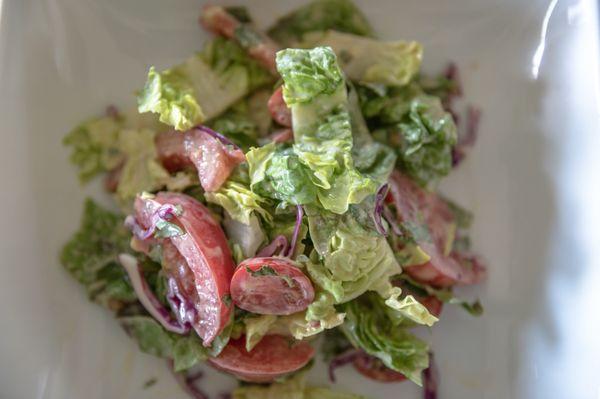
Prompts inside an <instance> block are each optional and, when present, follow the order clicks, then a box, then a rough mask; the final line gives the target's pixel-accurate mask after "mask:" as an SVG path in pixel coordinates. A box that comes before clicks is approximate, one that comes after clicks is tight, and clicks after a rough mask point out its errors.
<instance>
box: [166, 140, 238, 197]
mask: <svg viewBox="0 0 600 399" xmlns="http://www.w3.org/2000/svg"><path fill="white" fill-rule="evenodd" d="M155 143H156V151H157V154H158V159H159V160H160V161H161V163H162V165H163V166H164V167H165V169H167V170H168V171H169V172H176V171H178V170H182V169H186V168H190V167H195V168H196V170H197V171H198V178H199V179H200V184H201V185H202V188H203V189H204V190H205V191H215V190H218V189H219V187H221V185H222V184H223V183H225V181H226V180H227V178H228V177H229V175H230V174H231V172H232V171H233V169H235V167H236V166H237V165H238V164H240V163H242V162H244V160H245V159H246V158H245V156H244V152H243V151H242V150H240V149H238V148H232V147H231V146H228V145H226V144H224V143H222V142H221V141H219V139H217V138H216V137H213V136H211V135H210V134H207V133H206V132H205V131H202V130H201V129H192V130H188V131H187V132H178V131H174V130H173V131H168V132H163V133H160V134H158V135H157V136H156V138H155Z"/></svg>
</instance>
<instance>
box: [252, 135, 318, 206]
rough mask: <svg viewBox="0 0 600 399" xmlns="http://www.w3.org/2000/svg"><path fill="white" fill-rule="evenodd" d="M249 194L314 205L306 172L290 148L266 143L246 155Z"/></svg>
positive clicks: (315, 190)
mask: <svg viewBox="0 0 600 399" xmlns="http://www.w3.org/2000/svg"><path fill="white" fill-rule="evenodd" d="M246 159H247V160H248V168H249V174H250V181H251V183H250V186H251V188H252V191H253V192H255V193H257V194H259V195H262V196H264V197H267V198H271V199H275V200H279V201H281V202H282V203H283V206H285V205H286V204H293V205H300V204H311V203H314V202H315V201H316V198H317V189H316V187H315V186H314V185H313V184H312V182H311V177H310V171H309V170H308V168H307V167H306V166H304V165H303V164H302V163H301V162H300V160H299V157H298V155H296V154H295V153H294V151H293V150H292V148H290V147H287V146H285V145H277V144H275V143H269V144H267V145H264V146H262V147H258V148H252V149H251V150H250V151H249V152H248V153H247V154H246Z"/></svg>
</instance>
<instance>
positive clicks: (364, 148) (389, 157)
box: [348, 85, 396, 184]
mask: <svg viewBox="0 0 600 399" xmlns="http://www.w3.org/2000/svg"><path fill="white" fill-rule="evenodd" d="M348 111H349V113H350V120H351V123H352V141H353V146H352V158H353V159H354V166H355V167H356V169H357V170H358V171H359V172H360V173H361V174H363V175H365V176H368V177H370V178H371V179H373V180H374V181H376V182H377V183H378V184H383V183H386V182H387V181H388V178H389V176H390V174H391V173H392V170H393V169H394V166H395V165H396V153H395V151H394V149H393V148H391V147H389V146H388V145H386V144H383V143H378V142H376V141H375V140H373V137H372V136H371V133H370V132H369V128H368V126H367V123H366V121H365V119H364V117H363V115H362V112H361V109H360V103H359V99H358V95H357V93H356V89H355V88H354V85H350V91H349V92H348Z"/></svg>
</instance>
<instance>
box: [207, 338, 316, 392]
mask: <svg viewBox="0 0 600 399" xmlns="http://www.w3.org/2000/svg"><path fill="white" fill-rule="evenodd" d="M245 341H246V340H245V337H243V336H242V337H241V338H238V339H232V340H230V341H229V343H228V344H227V346H226V347H225V348H224V349H223V351H222V352H221V353H220V354H219V356H217V357H214V358H210V359H209V360H208V362H209V363H210V364H211V365H212V366H213V367H214V368H216V369H218V370H221V371H225V372H227V373H229V374H233V375H234V376H235V377H237V378H238V379H240V380H243V381H247V382H255V383H266V382H271V381H273V380H275V379H277V378H279V377H282V376H284V375H286V374H289V373H292V372H294V371H298V370H300V369H301V368H302V367H304V366H305V365H306V364H307V363H308V362H309V361H310V360H311V359H312V358H313V357H314V355H315V349H314V348H313V347H312V346H311V345H310V344H308V343H307V342H305V341H295V342H293V343H291V341H290V338H288V337H283V336H281V335H266V336H265V337H264V338H263V339H262V340H261V341H260V342H259V343H258V344H257V345H256V346H255V347H254V348H253V349H252V351H250V352H248V351H246V342H245Z"/></svg>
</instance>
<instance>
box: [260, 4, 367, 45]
mask: <svg viewBox="0 0 600 399" xmlns="http://www.w3.org/2000/svg"><path fill="white" fill-rule="evenodd" d="M329 29H333V30H337V31H340V32H348V33H353V34H355V35H360V36H372V35H373V29H372V28H371V26H370V25H369V22H368V21H367V19H366V18H365V16H364V15H363V13H362V12H361V11H360V10H359V9H358V7H356V6H355V5H354V4H353V3H352V1H351V0H316V1H313V2H311V3H309V4H307V5H305V6H303V7H300V8H298V9H297V10H295V11H292V12H291V13H290V14H288V15H286V16H284V17H282V18H280V19H279V20H278V21H277V22H276V23H275V25H274V26H273V27H272V28H270V29H269V30H268V34H269V36H271V37H272V38H273V39H274V40H275V41H277V42H279V43H280V44H282V45H283V46H284V47H292V45H293V44H295V43H297V42H299V41H302V40H303V37H304V35H305V34H307V33H309V32H323V31H326V30H329Z"/></svg>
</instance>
